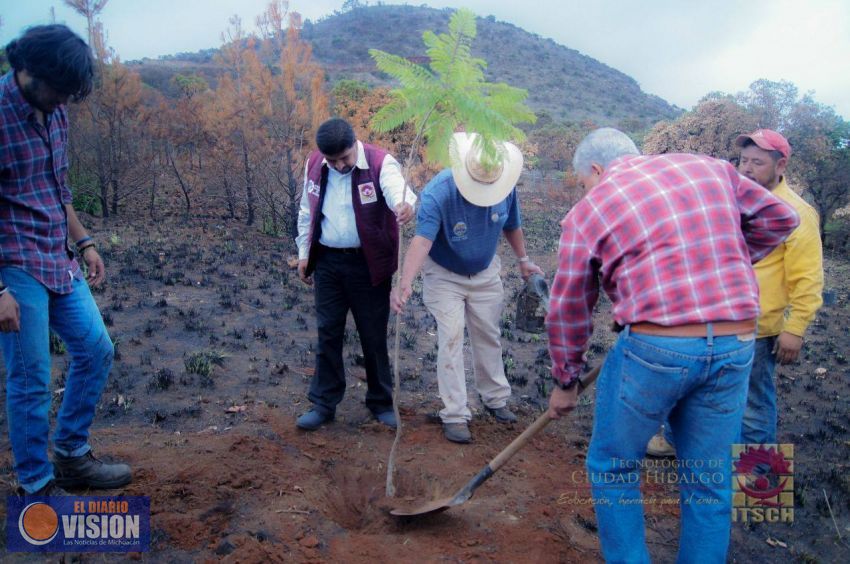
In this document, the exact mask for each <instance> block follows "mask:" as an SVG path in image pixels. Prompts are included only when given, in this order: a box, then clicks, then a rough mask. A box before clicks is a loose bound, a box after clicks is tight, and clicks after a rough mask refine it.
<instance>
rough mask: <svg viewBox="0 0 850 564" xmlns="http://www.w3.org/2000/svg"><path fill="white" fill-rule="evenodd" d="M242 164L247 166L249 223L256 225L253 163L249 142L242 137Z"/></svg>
mask: <svg viewBox="0 0 850 564" xmlns="http://www.w3.org/2000/svg"><path fill="white" fill-rule="evenodd" d="M242 164H243V166H244V168H245V197H246V199H247V202H248V220H247V221H246V222H245V223H246V224H247V225H254V187H253V186H252V185H251V165H250V162H249V160H248V144H247V143H245V138H244V137H243V138H242Z"/></svg>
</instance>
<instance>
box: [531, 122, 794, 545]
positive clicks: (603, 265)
mask: <svg viewBox="0 0 850 564" xmlns="http://www.w3.org/2000/svg"><path fill="white" fill-rule="evenodd" d="M573 167H574V168H575V172H576V174H577V176H578V179H579V183H580V185H582V186H583V187H584V189H585V190H586V191H587V194H586V195H585V197H584V198H583V199H582V200H581V201H580V202H579V203H578V204H576V205H575V207H573V209H571V210H570V212H569V213H568V214H567V216H566V217H565V218H564V220H563V221H562V222H561V227H562V230H563V231H562V235H561V241H560V249H559V266H558V272H557V275H556V276H555V280H554V283H553V285H552V293H551V301H550V308H549V315H548V317H547V319H546V323H547V328H548V333H549V352H550V355H551V358H552V362H553V367H552V377H553V380H554V382H555V383H556V387H555V389H554V390H553V392H552V396H551V397H550V400H549V413H550V414H551V415H552V416H553V417H559V416H561V415H564V414H566V413H568V412H569V411H570V410H572V409H573V408H574V407H575V405H576V396H577V392H578V379H577V378H578V375H579V373H580V371H581V369H582V365H583V358H582V357H583V353H584V351H585V349H586V346H587V342H588V340H589V338H590V335H591V333H592V330H593V324H592V318H591V313H592V310H593V307H594V305H595V304H596V301H597V298H598V295H599V289H600V285H601V287H602V289H604V290H605V292H606V294H608V296H609V297H610V299H611V301H612V303H613V316H614V320H615V321H616V322H617V323H618V324H619V325H621V326H622V327H624V329H623V331H622V332H621V333H620V335H619V338H618V340H617V342H616V345H615V346H614V348H613V350H611V351H610V352H609V354H608V356H607V358H606V360H605V364H604V366H603V369H602V373H601V375H600V377H599V381H598V383H597V389H596V401H595V404H596V412H595V419H594V426H593V437H592V439H591V443H590V447H589V450H588V455H587V469H588V477H589V479H590V483H591V492H592V494H593V498H594V508H595V510H596V516H597V521H598V526H599V536H600V541H601V544H602V550H603V553H604V556H605V559H606V560H607V561H610V562H649V553H648V551H647V548H646V543H645V540H644V522H643V506H642V502H643V500H642V498H641V492H640V479H639V476H640V474H641V472H640V471H641V469H643V468H644V460H643V458H644V453H645V448H646V443H647V441H648V440H649V438H650V437H651V436H652V435H653V433H654V432H655V431H656V430H657V429H658V427H659V425H660V424H661V422H662V421H663V420H664V419H665V418H668V417H669V421H670V425H671V428H672V431H673V437H674V439H675V441H676V445H677V449H678V454H679V458H678V460H677V461H676V468H677V471H678V483H679V485H680V492H681V503H680V505H681V523H682V527H681V536H680V544H679V557H680V561H681V560H685V561H693V560H695V559H696V560H698V561H700V562H725V558H726V550H727V547H728V543H729V528H730V517H729V516H730V511H731V496H732V490H731V481H730V480H731V475H730V471H731V454H732V453H731V445H732V443H733V442H734V441H735V440H736V436H737V434H738V431H739V429H740V426H741V417H742V414H743V409H744V406H745V404H746V399H747V381H748V378H749V372H750V367H751V365H752V357H753V343H754V338H755V328H756V318H757V317H758V314H759V310H758V307H759V294H758V285H757V282H756V278H755V275H754V273H753V269H752V266H751V265H752V263H753V262H756V261H758V260H759V259H761V258H762V257H764V256H765V255H767V254H768V253H769V252H770V251H771V250H772V249H773V248H774V247H776V246H777V245H779V244H780V243H781V242H782V241H783V240H784V238H785V237H787V236H788V234H790V233H791V231H793V229H794V228H795V227H796V226H797V224H798V222H799V219H798V216H797V214H796V212H795V211H794V210H793V209H792V208H791V207H789V206H788V205H786V204H785V203H783V201H782V200H780V199H779V198H776V197H775V196H773V195H772V194H771V193H770V192H768V191H767V190H765V189H764V188H762V187H761V186H759V185H758V184H756V183H755V182H752V181H751V180H749V179H747V178H744V177H743V176H740V175H739V174H738V173H737V172H736V170H735V168H734V167H733V166H732V165H731V164H729V163H726V162H723V161H720V160H716V159H712V158H709V157H705V156H699V155H686V154H669V155H657V156H641V155H640V153H639V152H638V150H637V148H636V147H635V145H634V143H633V142H632V141H631V139H629V138H628V136H626V135H625V134H624V133H622V132H620V131H617V130H615V129H611V128H603V129H599V130H596V131H594V132H593V133H591V134H590V135H588V136H587V137H586V138H585V139H584V140H583V141H582V142H581V144H580V145H579V146H578V147H577V148H576V152H575V157H574V159H573Z"/></svg>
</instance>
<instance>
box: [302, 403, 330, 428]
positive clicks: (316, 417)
mask: <svg viewBox="0 0 850 564" xmlns="http://www.w3.org/2000/svg"><path fill="white" fill-rule="evenodd" d="M333 418H334V414H333V413H325V412H323V411H319V410H318V409H316V408H313V409H311V410H310V411H308V412H307V413H305V414H304V415H302V416H301V417H299V418H298V419H296V420H295V425H296V426H297V427H298V428H299V429H304V430H305V431H315V430H316V429H318V428H319V427H321V426H322V423H327V422H328V421H333Z"/></svg>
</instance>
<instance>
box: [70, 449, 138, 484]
mask: <svg viewBox="0 0 850 564" xmlns="http://www.w3.org/2000/svg"><path fill="white" fill-rule="evenodd" d="M53 474H54V475H55V476H56V484H57V485H59V486H60V487H62V488H94V489H102V490H109V489H113V488H120V487H121V486H126V485H127V484H129V483H130V480H132V479H133V476H132V472H131V471H130V467H129V466H127V465H126V464H120V463H119V464H108V463H106V462H103V461H102V460H98V459H97V458H95V457H94V455H93V454H92V452H91V451H89V452H87V453H86V454H84V455H82V456H75V457H73V458H71V457H65V456H61V455H59V454H56V455H55V456H54V458H53Z"/></svg>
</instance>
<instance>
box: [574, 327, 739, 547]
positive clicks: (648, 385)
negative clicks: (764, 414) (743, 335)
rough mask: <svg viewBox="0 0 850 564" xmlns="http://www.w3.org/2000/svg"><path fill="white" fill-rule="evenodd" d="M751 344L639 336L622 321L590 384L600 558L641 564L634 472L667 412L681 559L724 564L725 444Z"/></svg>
mask: <svg viewBox="0 0 850 564" xmlns="http://www.w3.org/2000/svg"><path fill="white" fill-rule="evenodd" d="M752 358H753V341H752V340H748V341H747V340H740V339H739V338H738V337H737V336H724V337H712V336H709V337H703V338H679V337H656V336H648V335H638V334H634V333H631V332H630V328H629V327H626V328H625V330H624V331H623V332H622V333H620V336H619V339H618V340H617V343H616V345H615V346H614V348H613V350H612V351H611V352H610V353H608V357H607V359H606V361H605V365H604V366H603V369H602V374H601V375H600V377H599V381H598V382H597V384H596V413H595V419H594V423H593V437H592V439H591V441H590V448H589V450H588V454H587V469H588V474H589V476H590V482H591V492H592V494H593V499H594V508H595V510H596V519H597V524H598V526H599V538H600V542H601V544H602V552H603V554H604V556H605V560H606V561H607V562H609V563H610V562H628V563H634V562H649V552H648V551H647V548H646V542H645V537H644V512H643V506H642V504H641V492H640V473H641V472H640V470H641V468H642V465H643V459H644V454H645V452H646V443H647V441H648V440H649V439H650V437H652V435H653V434H654V433H655V432H656V431H657V430H658V426H659V425H660V424H661V422H662V421H664V419H665V418H669V420H670V424H671V427H672V431H673V437H674V439H675V440H676V446H677V450H678V476H679V484H680V507H681V532H680V538H679V558H678V560H679V561H680V562H725V561H726V550H727V548H728V545H729V530H730V526H731V510H732V488H731V470H732V448H731V445H732V443H734V442H735V440H736V438H737V436H738V431H739V429H740V425H741V416H742V414H743V411H744V405H745V404H746V401H747V380H748V376H749V373H750V366H751V364H752Z"/></svg>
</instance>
